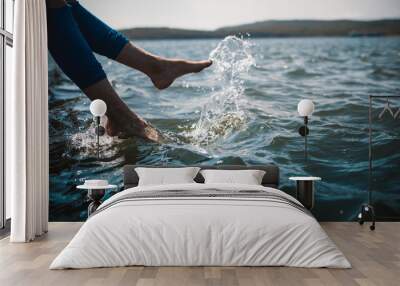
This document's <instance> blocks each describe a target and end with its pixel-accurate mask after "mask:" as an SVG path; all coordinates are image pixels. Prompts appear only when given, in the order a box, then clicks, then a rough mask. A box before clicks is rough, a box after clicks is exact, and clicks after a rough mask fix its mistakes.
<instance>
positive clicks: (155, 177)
mask: <svg viewBox="0 0 400 286" xmlns="http://www.w3.org/2000/svg"><path fill="white" fill-rule="evenodd" d="M199 170H200V168H198V167H183V168H145V167H137V168H135V171H136V173H137V174H138V176H139V184H138V186H150V185H170V184H188V183H195V181H194V180H193V179H194V178H195V177H196V175H197V173H198V172H199Z"/></svg>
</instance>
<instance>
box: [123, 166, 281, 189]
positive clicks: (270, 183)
mask: <svg viewBox="0 0 400 286" xmlns="http://www.w3.org/2000/svg"><path fill="white" fill-rule="evenodd" d="M136 167H148V168H179V167H199V168H201V169H202V170H205V169H222V170H264V171H265V172H266V173H265V175H264V177H263V179H262V185H263V186H265V187H272V188H278V187H279V168H278V166H276V165H272V164H271V165H252V166H241V165H218V166H201V165H194V166H143V165H125V166H124V189H129V188H133V187H136V186H137V185H138V182H139V177H138V175H137V173H136V172H135V168H136ZM194 180H195V181H196V182H197V183H204V178H203V176H202V175H201V174H200V172H199V173H198V174H197V176H196V178H195V179H194Z"/></svg>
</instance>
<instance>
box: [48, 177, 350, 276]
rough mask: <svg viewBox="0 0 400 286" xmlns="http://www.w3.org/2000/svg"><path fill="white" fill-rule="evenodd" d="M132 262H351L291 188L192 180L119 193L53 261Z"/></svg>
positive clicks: (85, 264) (67, 264)
mask: <svg viewBox="0 0 400 286" xmlns="http://www.w3.org/2000/svg"><path fill="white" fill-rule="evenodd" d="M133 265H144V266H292V267H330V268H350V267H351V265H350V263H349V262H348V260H347V259H346V258H345V256H344V255H343V253H342V252H341V251H340V250H339V249H338V248H337V247H336V245H335V244H334V242H333V241H332V240H331V239H330V238H329V237H328V235H327V234H326V233H325V231H324V230H323V229H322V228H321V226H320V225H319V223H318V222H317V221H316V219H315V218H314V217H313V216H312V215H311V213H309V211H308V210H306V209H305V208H304V207H303V206H302V205H301V203H300V202H298V201H297V200H295V199H294V198H293V197H291V196H289V195H287V194H286V193H284V192H282V191H280V190H277V189H274V188H268V187H263V186H254V185H239V184H197V183H193V184H179V185H159V186H143V187H135V188H131V189H127V190H125V191H122V192H120V193H118V194H116V195H114V196H112V197H111V198H109V199H108V200H106V201H105V202H104V203H103V204H102V205H101V206H100V207H99V208H98V210H97V211H96V212H95V213H94V214H93V215H92V216H91V217H90V218H89V219H88V220H87V221H86V222H85V223H84V224H83V225H82V227H81V229H80V230H79V231H78V233H77V234H76V235H75V237H74V238H73V239H72V240H71V242H70V243H69V244H68V245H67V246H66V247H65V248H64V250H62V252H61V253H60V254H59V255H58V256H57V257H56V258H55V260H54V261H53V262H52V264H51V265H50V269H65V268H92V267H119V266H133Z"/></svg>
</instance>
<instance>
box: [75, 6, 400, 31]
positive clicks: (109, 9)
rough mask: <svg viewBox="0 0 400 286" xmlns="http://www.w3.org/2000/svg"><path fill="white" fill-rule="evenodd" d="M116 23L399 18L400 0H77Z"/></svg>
mask: <svg viewBox="0 0 400 286" xmlns="http://www.w3.org/2000/svg"><path fill="white" fill-rule="evenodd" d="M80 2H81V4H82V5H84V6H85V7H86V8H88V9H89V10H90V11H92V12H93V13H94V14H96V15H97V16H99V17H100V18H101V19H103V20H105V21H106V22H107V23H108V24H110V25H111V26H113V27H115V28H130V27H160V26H167V27H177V28H190V29H215V28H219V27H222V26H230V25H237V24H243V23H251V22H255V21H262V20H279V19H362V20H365V19H368V20H369V19H381V18H400V0H81V1H80Z"/></svg>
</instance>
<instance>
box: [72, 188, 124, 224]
mask: <svg viewBox="0 0 400 286" xmlns="http://www.w3.org/2000/svg"><path fill="white" fill-rule="evenodd" d="M117 187H118V186H117V185H106V186H91V185H79V186H77V187H76V188H77V189H80V190H87V197H88V199H89V201H90V204H89V206H88V217H90V215H91V214H92V213H94V212H95V211H96V209H97V208H98V207H99V206H100V205H101V203H102V201H101V199H102V198H103V197H104V195H105V193H106V190H108V189H116V188H117Z"/></svg>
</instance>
